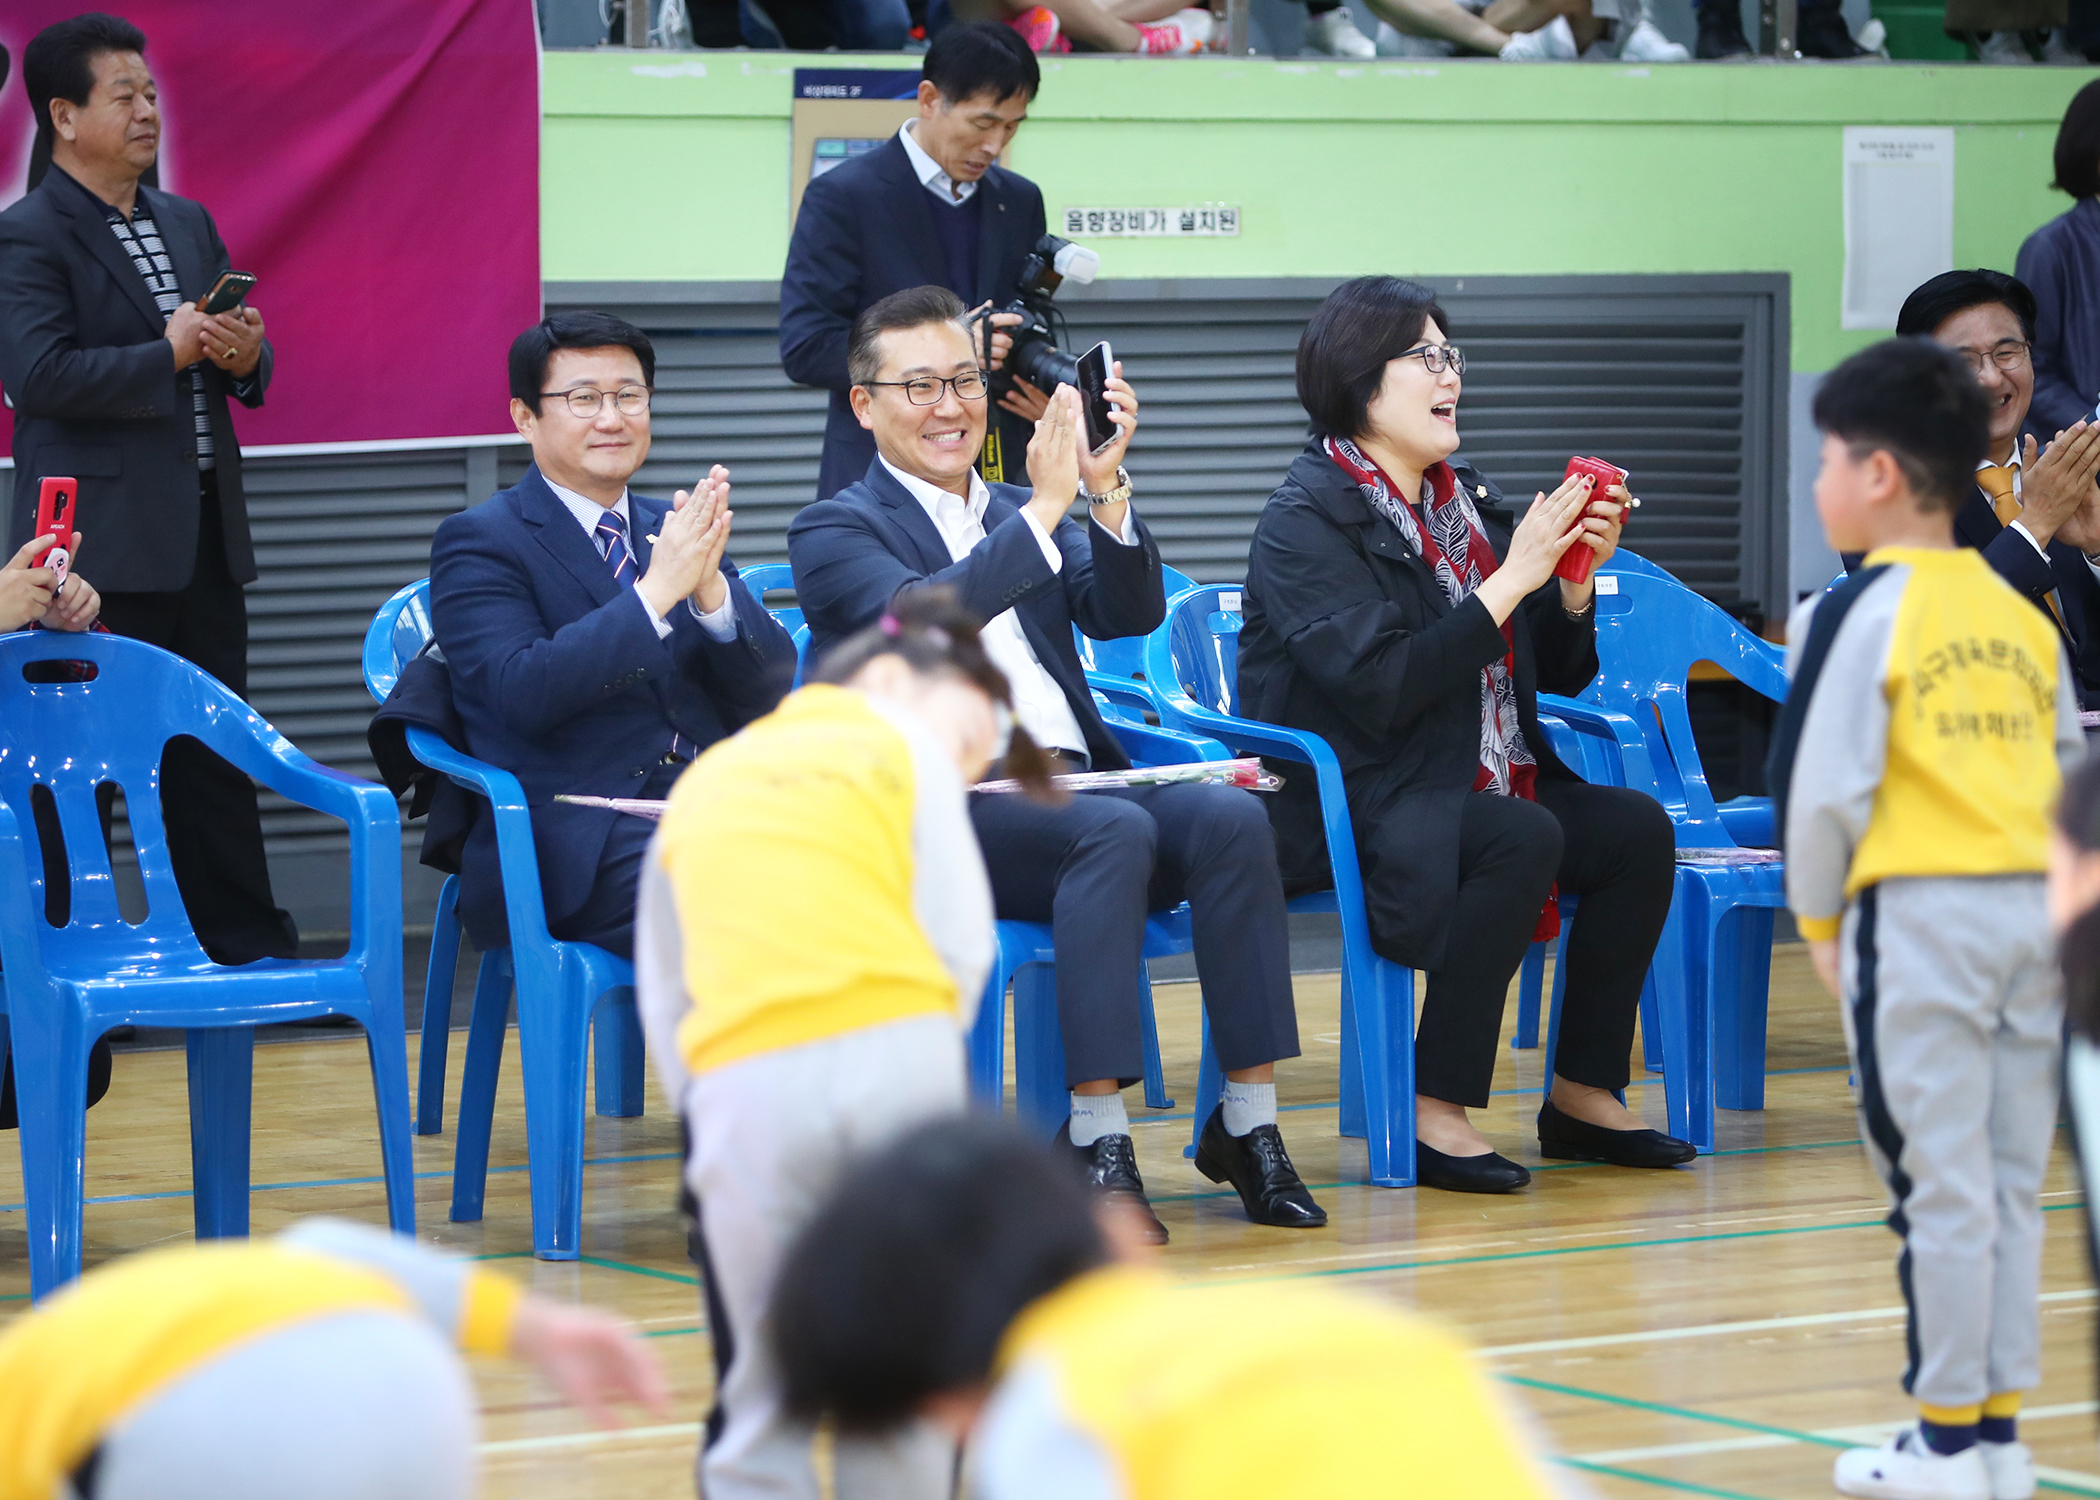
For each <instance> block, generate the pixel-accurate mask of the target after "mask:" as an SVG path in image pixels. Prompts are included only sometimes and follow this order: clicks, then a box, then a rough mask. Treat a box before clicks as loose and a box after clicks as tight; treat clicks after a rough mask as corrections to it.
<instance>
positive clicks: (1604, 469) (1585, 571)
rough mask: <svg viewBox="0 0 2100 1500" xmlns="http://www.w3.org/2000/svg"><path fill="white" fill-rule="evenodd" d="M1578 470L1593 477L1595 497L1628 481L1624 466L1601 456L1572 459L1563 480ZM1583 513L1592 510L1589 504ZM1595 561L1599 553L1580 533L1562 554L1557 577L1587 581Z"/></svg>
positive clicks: (1601, 497)
mask: <svg viewBox="0 0 2100 1500" xmlns="http://www.w3.org/2000/svg"><path fill="white" fill-rule="evenodd" d="M1578 474H1586V475H1588V476H1589V478H1590V480H1591V481H1592V483H1591V485H1590V495H1591V497H1592V499H1594V500H1602V499H1603V498H1604V492H1605V491H1606V490H1608V489H1610V488H1611V487H1612V486H1613V485H1615V484H1624V483H1625V482H1626V471H1625V470H1624V469H1622V468H1620V467H1618V466H1617V465H1616V464H1608V463H1606V462H1605V461H1604V460H1603V459H1601V458H1571V459H1569V460H1568V470H1567V473H1566V474H1564V475H1563V476H1562V480H1563V482H1565V481H1566V480H1569V479H1573V478H1574V477H1575V476H1576V475H1578ZM1583 514H1584V515H1585V516H1587V515H1588V514H1589V510H1588V507H1587V506H1585V507H1584V509H1583ZM1596 565H1597V554H1596V553H1595V552H1593V551H1591V550H1590V548H1589V547H1588V545H1587V544H1585V543H1584V542H1583V540H1582V539H1581V538H1580V537H1577V538H1576V539H1575V544H1574V545H1573V546H1571V547H1570V548H1568V550H1567V551H1565V552H1563V553H1562V554H1561V555H1560V562H1559V564H1558V565H1557V566H1556V567H1555V568H1554V569H1553V576H1554V577H1555V578H1565V579H1567V580H1568V582H1570V583H1588V582H1589V581H1590V570H1591V569H1592V568H1594V567H1595V566H1596Z"/></svg>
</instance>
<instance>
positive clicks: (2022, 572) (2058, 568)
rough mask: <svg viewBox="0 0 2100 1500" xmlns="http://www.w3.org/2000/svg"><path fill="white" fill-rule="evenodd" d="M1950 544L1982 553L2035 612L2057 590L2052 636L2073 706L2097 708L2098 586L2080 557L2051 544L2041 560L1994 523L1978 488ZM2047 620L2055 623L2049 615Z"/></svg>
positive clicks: (1987, 500) (1986, 499) (2064, 545)
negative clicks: (2072, 682)
mask: <svg viewBox="0 0 2100 1500" xmlns="http://www.w3.org/2000/svg"><path fill="white" fill-rule="evenodd" d="M1954 539H1955V540H1956V541H1957V542H1959V543H1961V545H1962V546H1964V547H1974V548H1975V549H1976V550H1977V551H1979V552H1981V553H1982V554H1983V558H1984V561H1985V562H1987V563H1989V564H1990V565H1991V568H1992V570H1993V571H1994V572H1996V573H1997V575H1998V576H1999V577H2000V578H2003V579H2004V580H2005V581H2006V582H2007V583H2009V584H2011V585H2012V586H2013V587H2014V588H2016V589H2018V590H2019V591H2020V592H2021V593H2022V594H2024V595H2026V596H2027V598H2029V599H2030V600H2032V601H2033V602H2034V606H2035V608H2037V609H2040V610H2044V611H2047V610H2048V609H2049V602H2048V598H2047V595H2048V593H2049V591H2050V590H2051V589H2055V590H2056V597H2057V600H2058V602H2059V603H2061V604H2062V605H2063V611H2064V617H2063V620H2062V622H2061V624H2059V625H2058V626H2057V633H2058V634H2059V635H2061V636H2062V637H2063V643H2064V654H2065V655H2066V656H2068V657H2070V658H2071V669H2072V670H2073V671H2074V672H2075V673H2077V675H2078V701H2079V703H2080V704H2081V705H2083V706H2084V707H2086V708H2100V583H2096V582H2095V581H2094V579H2093V570H2092V569H2091V568H2089V567H2087V566H2086V561H2085V555H2084V554H2083V553H2082V552H2080V551H2079V550H2078V549H2077V548H2076V547H2074V546H2072V545H2071V544H2070V543H2069V542H2059V541H2054V540H2052V541H2051V542H2050V543H2049V556H2048V559H2047V560H2046V561H2045V560H2044V559H2043V558H2042V555H2041V554H2040V553H2038V552H2036V551H2035V550H2034V544H2033V543H2032V542H2029V541H2028V540H2027V538H2026V537H2024V536H2021V535H2020V534H2019V533H2018V532H2016V531H2014V530H2013V529H2012V528H2011V527H2010V526H2000V525H1999V524H1998V516H1997V513H1996V512H1995V511H1993V510H1992V509H1991V501H1990V497H1989V496H1988V495H1986V494H1984V492H1983V491H1982V489H1981V488H1979V489H1978V490H1977V491H1976V493H1975V494H1973V495H1971V496H1970V497H1969V503H1968V504H1966V505H1964V506H1963V507H1962V508H1961V509H1960V510H1959V511H1957V512H1955V515H1954ZM2050 618H2051V619H2052V620H2053V619H2055V616H2054V614H2051V615H2050Z"/></svg>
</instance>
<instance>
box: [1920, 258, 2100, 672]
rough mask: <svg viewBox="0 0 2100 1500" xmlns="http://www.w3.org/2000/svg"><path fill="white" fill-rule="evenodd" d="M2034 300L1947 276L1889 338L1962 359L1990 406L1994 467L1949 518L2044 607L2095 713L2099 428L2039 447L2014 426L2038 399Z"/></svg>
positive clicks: (2012, 285) (2099, 637)
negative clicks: (1913, 340) (1920, 341)
mask: <svg viewBox="0 0 2100 1500" xmlns="http://www.w3.org/2000/svg"><path fill="white" fill-rule="evenodd" d="M2034 315H2035V302H2034V293H2033V292H2031V291H2029V290H2028V289H2027V287H2025V286H2024V285H2022V284H2021V283H2020V282H2019V281H2017V280H2015V279H2014V278H2012V277H2010V276H2008V275H2006V274H2005V273H2004V272H2003V271H1984V270H1977V271H1948V272H1946V273H1945V274H1943V275H1939V276H1935V277H1933V278H1932V279H1931V280H1930V281H1928V282H1926V283H1925V284H1924V285H1923V286H1920V287H1919V288H1918V289H1917V290H1916V291H1914V292H1912V293H1911V294H1910V296H1909V297H1907V298H1905V299H1904V303H1903V308H1902V310H1901V311H1900V312H1899V313H1897V315H1896V332H1897V333H1898V334H1899V335H1907V336H1912V337H1919V338H1929V339H1931V340H1932V341H1933V342H1935V343H1938V344H1943V345H1945V346H1946V347H1947V348H1949V349H1952V350H1954V351H1955V352H1956V353H1957V354H1959V355H1961V356H1962V358H1964V359H1966V360H1967V361H1968V362H1969V368H1970V369H1971V370H1972V371H1974V372H1975V374H1976V379H1977V381H1978V383H1980V384H1981V385H1982V386H1983V389H1984V393H1985V394H1986V395H1987V396H1989V398H1990V403H1991V452H1990V461H1989V462H1988V463H1985V464H1983V465H1982V466H1981V467H1979V468H1978V469H1977V471H1976V492H1975V493H1974V494H1973V495H1971V496H1970V497H1969V500H1968V503H1967V504H1965V505H1964V506H1963V507H1962V508H1961V509H1960V510H1959V511H1958V512H1956V514H1955V517H1954V536H1955V540H1956V541H1958V542H1959V543H1960V544H1961V545H1962V546H1964V547H1973V548H1975V549H1976V550H1977V551H1979V552H1981V553H1982V554H1983V556H1984V560H1985V561H1986V562H1988V563H1989V564H1990V565H1991V567H1992V568H1993V569H1994V570H1995V571H1996V572H1997V574H1998V576H1999V577H2001V578H2003V579H2004V580H2005V581H2006V582H2007V583H2009V584H2011V585H2012V586H2013V587H2014V588H2015V589H2018V590H2019V591H2020V592H2021V593H2022V594H2024V595H2026V596H2027V597H2028V598H2029V599H2030V600H2032V601H2033V602H2034V604H2035V606H2036V608H2038V609H2041V610H2044V611H2046V612H2047V613H2048V614H2049V615H2050V616H2051V618H2053V619H2054V620H2055V622H2056V627H2057V630H2058V631H2059V632H2060V633H2061V634H2062V636H2063V642H2064V650H2065V652H2066V653H2067V654H2068V655H2069V656H2070V658H2071V664H2072V666H2073V668H2074V669H2075V670H2076V672H2077V674H2078V687H2079V699H2080V701H2081V702H2082V703H2083V704H2084V706H2085V707H2086V708H2088V709H2100V489H2096V488H2095V487H2094V476H2095V474H2096V473H2100V424H2095V423H2089V422H2080V423H2077V424H2076V425H2075V426H2073V427H2071V428H2070V429H2069V430H2068V431H2066V432H2061V433H2058V434H2057V435H2056V439H2055V441H2053V442H2051V443H2050V444H2049V445H2048V447H2046V448H2041V447H2039V445H2037V444H2036V442H2035V440H2034V439H2033V438H2032V437H2030V438H2028V439H2027V440H2026V441H2025V443H2024V444H2023V443H2022V441H2021V438H2020V429H2021V428H2022V427H2023V426H2024V425H2025V424H2026V421H2027V409H2028V406H2029V405H2030V404H2031V403H2032V402H2033V400H2034V352H2033V350H2034Z"/></svg>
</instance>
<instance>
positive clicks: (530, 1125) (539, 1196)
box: [364, 578, 643, 1260]
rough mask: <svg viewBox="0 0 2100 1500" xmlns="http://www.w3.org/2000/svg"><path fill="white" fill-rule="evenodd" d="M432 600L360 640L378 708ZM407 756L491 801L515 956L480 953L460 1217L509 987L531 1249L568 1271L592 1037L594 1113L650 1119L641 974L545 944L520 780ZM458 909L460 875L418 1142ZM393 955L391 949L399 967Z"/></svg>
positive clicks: (447, 919) (439, 978)
mask: <svg viewBox="0 0 2100 1500" xmlns="http://www.w3.org/2000/svg"><path fill="white" fill-rule="evenodd" d="M429 596H430V580H429V579H427V578H425V579H418V580H417V581H416V582H414V583H411V584H409V585H407V586H406V587H405V588H403V589H401V590H400V591H399V592H398V593H396V594H395V595H394V597H393V598H391V599H389V600H388V601H387V602H386V603H385V604H384V605H383V606H381V608H380V610H379V613H378V614H376V615H374V616H373V617H372V624H371V628H370V629H369V630H367V631H366V632H365V649H364V673H365V687H366V689H367V690H368V691H369V692H370V693H371V694H372V697H373V698H374V699H375V700H376V701H381V702H383V701H385V698H386V695H387V694H388V693H389V692H391V691H392V690H393V686H394V682H395V680H396V679H397V678H398V677H399V676H400V673H401V668H402V666H403V665H404V664H405V663H406V662H407V661H408V660H409V659H410V658H411V657H413V656H414V655H415V654H416V653H417V652H418V651H420V650H422V649H423V647H424V646H425V645H427V644H428V643H429V641H430V638H431V628H430V608H429ZM408 748H409V751H410V752H411V753H412V754H413V755H414V756H415V757H416V759H417V760H419V761H421V762H422V763H423V764H424V765H426V766H428V767H430V769H431V770H433V771H436V772H438V773H440V774H441V775H445V776H449V777H450V778H451V779H452V780H453V781H454V782H456V783H457V784H458V785H460V786H462V787H465V788H466V789H467V790H469V791H471V792H473V793H474V794H475V795H476V796H479V797H481V798H483V799H484V800H485V801H486V802H487V803H488V813H489V815H490V816H491V817H493V818H494V819H495V820H496V849H497V855H498V858H499V860H500V861H501V864H502V874H503V901H504V909H505V912H506V914H507V916H508V918H509V922H510V945H509V946H508V947H506V948H495V949H491V950H490V951H489V952H487V953H484V954H483V955H482V956H481V971H480V975H479V977H478V978H477V980H476V982H475V986H474V1009H473V1014H472V1019H471V1020H470V1021H469V1022H468V1029H467V1061H466V1067H465V1069H464V1075H463V1077H462V1079H461V1082H460V1100H459V1135H458V1138H457V1139H456V1141H455V1142H454V1146H453V1164H452V1218H453V1219H454V1221H456V1222H472V1221H474V1220H478V1219H479V1218H480V1217H481V1211H482V1203H483V1198H484V1194H485V1190H486V1186H487V1177H488V1158H489V1134H490V1131H491V1128H492V1126H493V1122H494V1119H495V1111H496V1080H497V1076H498V1074H499V1073H500V1071H501V1069H502V1064H503V1046H504V1039H505V1033H506V1031H507V1028H508V1022H509V1018H510V996H511V989H512V985H513V983H515V985H516V988H517V994H518V1052H519V1056H520V1058H521V1060H522V1062H523V1064H524V1071H525V1141H526V1154H527V1158H528V1171H529V1174H530V1181H531V1194H532V1251H533V1254H534V1255H536V1256H538V1257H539V1258H540V1259H541V1260H574V1259H576V1257H577V1255H578V1254H579V1253H580V1252H581V1248H582V1239H583V1078H584V1064H585V1058H586V1055H587V1054H588V1052H589V1050H590V1047H591V1042H592V1032H593V1029H594V1027H595V1031H596V1043H597V1068H596V1072H597V1078H596V1093H597V1109H598V1113H599V1114H601V1115H610V1116H623V1117H631V1116H634V1115H639V1114H640V1113H641V1112H642V1089H643V1078H642V1068H643V1053H642V1032H641V1023H640V1020H639V1018H638V1016H637V1015H636V1012H635V1005H634V966H633V965H632V964H630V963H629V962H627V961H626V960H625V959H622V958H618V957H615V956H614V955H613V954H611V953H608V952H606V951H605V950H604V949H603V948H599V947H596V946H594V945H592V944H590V943H564V942H557V941H555V939H554V938H553V937H552V936H551V935H550V934H549V933H548V931H547V912H546V906H545V903H544V902H543V900H542V899H541V895H540V870H539V862H538V859H537V857H536V855H535V853H534V850H533V839H532V818H531V814H530V812H529V810H528V809H527V806H526V802H525V790H524V788H523V787H521V786H519V784H518V779H517V777H515V776H513V775H511V774H510V773H509V772H508V771H500V770H497V769H496V768H495V767H494V766H491V765H488V764H486V763H484V762H482V761H479V760H476V759H474V758H473V757H472V756H470V755H467V754H465V753H464V752H462V751H459V750H455V749H454V748H453V747H452V746H450V745H448V744H446V743H445V742H444V740H442V739H440V738H439V737H438V736H437V735H435V734H432V733H431V732H430V731H429V730H426V729H419V728H411V729H410V730H409V731H408ZM397 868H398V867H397ZM458 899H459V878H458V877H457V876H452V877H449V878H447V880H446V881H445V884H444V888H443V889H442V890H441V891H440V892H439V895H438V903H437V911H436V914H435V915H434V917H433V919H432V927H431V938H430V968H429V971H428V974H427V976H426V978H425V981H424V987H423V1050H422V1057H421V1061H420V1064H419V1067H418V1072H419V1074H420V1081H419V1086H418V1102H417V1111H416V1130H417V1133H419V1134H422V1135H434V1134H436V1133H437V1132H438V1131H439V1130H440V1129H441V1128H442V1122H443V1117H444V1092H445V1053H446V1049H447V1044H448V1042H449V1039H450V1035H451V1032H450V1028H451V1024H452V976H453V968H454V965H455V964H456V963H457V962H458V959H459V938H460V929H459V918H458V914H457V904H458ZM398 907H399V902H398V899H397V901H396V908H397V910H398ZM399 952H400V946H399V942H398V939H397V941H396V944H395V953H396V963H397V965H398V963H399V957H398V955H399Z"/></svg>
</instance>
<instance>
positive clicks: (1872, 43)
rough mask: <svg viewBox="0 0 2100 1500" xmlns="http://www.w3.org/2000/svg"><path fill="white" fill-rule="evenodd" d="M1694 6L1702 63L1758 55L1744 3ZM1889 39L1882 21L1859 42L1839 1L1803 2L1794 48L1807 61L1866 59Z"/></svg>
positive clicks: (1705, 1)
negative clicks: (1748, 32) (1748, 34)
mask: <svg viewBox="0 0 2100 1500" xmlns="http://www.w3.org/2000/svg"><path fill="white" fill-rule="evenodd" d="M1692 4H1693V8H1694V9H1696V10H1697V11H1698V12H1699V42H1698V46H1697V47H1696V48H1695V49H1694V50H1695V51H1696V52H1697V53H1698V55H1699V58H1700V60H1701V61H1723V60H1726V59H1729V58H1737V57H1753V56H1755V55H1756V51H1755V49H1754V48H1752V47H1751V45H1750V42H1749V39H1748V38H1747V37H1745V36H1744V35H1743V12H1742V6H1741V3H1740V0H1692ZM1886 35H1887V28H1886V27H1884V26H1883V25H1882V24H1881V23H1880V22H1879V21H1869V22H1868V23H1867V25H1866V27H1865V28H1864V29H1863V35H1862V39H1861V40H1855V39H1854V38H1853V35H1852V30H1851V28H1850V27H1848V26H1847V25H1846V24H1845V17H1844V15H1843V14H1842V13H1841V12H1840V10H1839V8H1838V0H1802V4H1801V8H1800V9H1799V10H1798V11H1797V12H1796V13H1795V21H1794V46H1795V48H1796V49H1797V50H1798V51H1799V52H1800V54H1801V55H1802V56H1803V57H1823V58H1836V59H1844V58H1848V57H1865V56H1866V55H1867V54H1868V53H1870V52H1873V51H1874V50H1875V49H1876V48H1878V47H1880V45H1881V41H1882V38H1883V37H1884V36H1886Z"/></svg>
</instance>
